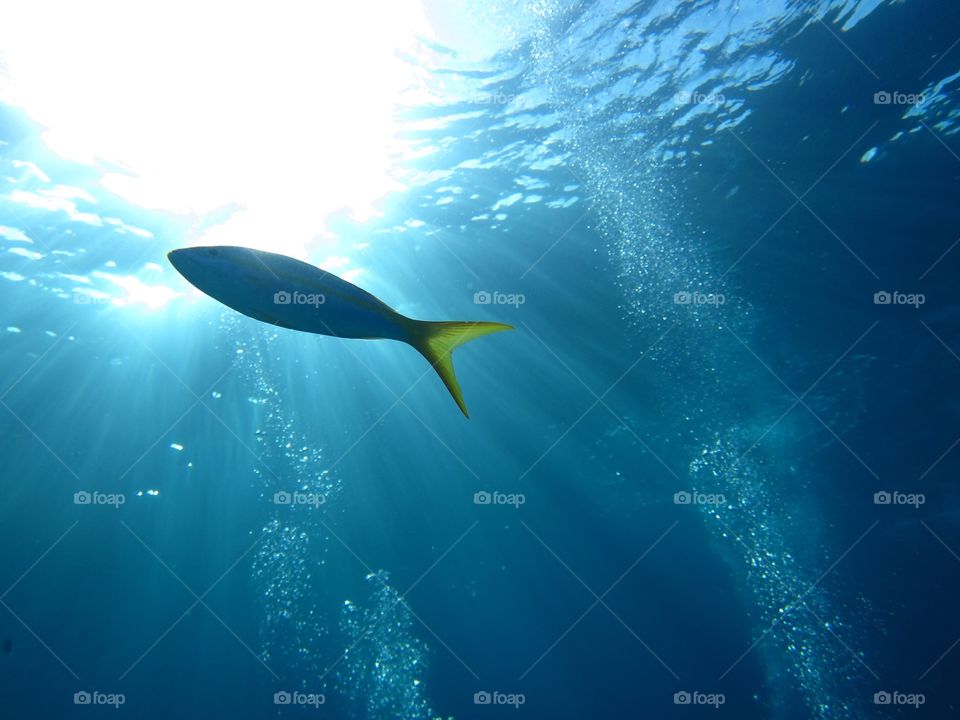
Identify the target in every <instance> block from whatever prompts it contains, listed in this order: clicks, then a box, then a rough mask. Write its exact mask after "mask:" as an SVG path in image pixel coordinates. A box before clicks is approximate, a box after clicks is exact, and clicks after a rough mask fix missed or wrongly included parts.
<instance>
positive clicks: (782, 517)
mask: <svg viewBox="0 0 960 720" xmlns="http://www.w3.org/2000/svg"><path fill="white" fill-rule="evenodd" d="M475 14H476V15H475V17H476V22H477V23H478V24H483V25H484V26H489V27H500V28H507V29H508V30H509V32H511V33H514V34H515V38H514V40H513V43H512V45H511V46H510V47H509V49H507V50H502V51H500V52H498V53H497V54H496V55H495V56H493V57H488V58H485V59H482V60H480V59H476V58H470V59H466V58H465V57H463V56H461V55H460V54H458V52H457V48H455V47H453V48H451V47H442V46H438V45H436V44H431V43H426V42H425V43H424V45H423V46H422V48H421V50H422V52H421V53H420V54H419V56H418V59H416V60H413V59H410V60H409V62H411V63H415V64H417V65H418V68H419V69H420V70H422V73H421V79H422V83H423V87H422V88H421V89H422V90H423V89H425V90H426V91H427V92H426V96H428V97H429V98H431V100H430V101H429V102H427V103H424V102H423V101H422V98H423V97H424V94H423V93H420V94H418V95H417V97H418V98H420V101H418V102H413V101H412V100H411V101H408V102H406V103H405V104H404V105H403V107H402V108H401V110H400V117H401V127H402V128H403V138H404V140H405V142H406V143H407V144H408V148H410V149H411V152H410V153H409V154H408V155H407V156H406V157H405V158H403V159H402V162H401V163H400V171H401V174H402V177H403V179H404V182H405V184H406V185H407V189H406V190H404V191H400V192H396V193H393V194H391V195H389V196H387V197H386V198H385V199H384V200H383V202H382V204H381V208H380V209H381V214H380V215H379V216H377V217H375V218H372V219H370V220H367V221H364V222H360V221H357V220H353V219H350V218H349V217H348V216H347V215H346V214H344V215H342V216H337V217H335V218H334V219H333V220H332V222H331V228H332V232H333V233H334V234H335V235H336V236H337V237H339V238H341V239H342V242H343V243H345V246H346V247H348V248H349V251H350V254H351V260H352V262H354V263H355V264H356V265H358V266H362V267H363V268H364V269H365V274H363V275H361V276H359V277H358V278H357V280H356V282H357V283H358V284H360V285H362V286H363V287H365V288H366V289H368V290H370V291H371V292H374V293H375V294H376V295H378V296H379V297H381V298H382V299H383V300H384V301H385V302H387V303H388V304H390V305H392V306H393V307H396V308H397V309H398V310H400V311H402V312H404V313H407V314H410V315H413V316H415V317H418V318H424V319H481V320H492V321H498V322H507V323H510V324H512V325H514V326H515V327H516V331H515V332H513V333H505V334H499V335H496V336H492V337H488V338H482V339H479V340H477V341H476V342H475V343H471V344H470V345H468V346H465V347H463V348H462V349H459V350H458V351H457V354H456V363H457V373H458V376H459V378H460V382H461V385H462V387H463V392H464V397H465V399H466V401H467V403H468V405H469V407H470V412H471V419H470V420H469V421H467V420H465V419H463V418H462V417H461V416H460V414H459V411H458V410H457V408H456V406H455V405H454V404H453V402H452V401H451V400H450V398H449V397H448V396H447V394H446V391H445V390H444V389H443V387H442V385H441V383H440V381H439V379H438V378H437V377H435V375H433V374H432V372H428V370H429V368H428V367H427V366H426V364H425V363H424V362H423V359H422V358H421V357H420V356H419V355H418V354H417V353H416V352H415V351H413V350H412V349H410V348H408V347H404V346H400V345H398V344H395V343H391V342H386V341H384V342H363V341H344V340H338V339H333V338H321V337H317V336H314V335H307V334H300V333H296V332H292V331H287V330H279V329H276V328H272V327H269V326H266V325H263V324H259V323H257V322H255V321H253V320H249V319H247V318H245V317H242V316H239V315H237V314H236V313H232V312H231V311H228V310H227V309H225V308H224V307H222V306H220V305H217V304H216V303H215V302H214V301H212V300H209V299H197V298H196V297H194V296H192V295H190V293H189V288H188V287H187V285H186V283H185V282H184V281H183V280H182V279H181V278H180V277H179V276H178V275H177V274H176V273H175V271H174V270H173V268H171V267H170V266H169V264H168V263H167V261H166V258H165V254H166V252H167V251H169V250H170V249H172V248H174V247H180V246H183V245H187V244H189V239H190V238H192V237H196V236H197V235H198V232H199V231H198V228H203V227H206V226H209V225H212V224H216V223H217V222H222V221H223V219H224V218H226V217H228V216H229V215H230V213H231V212H232V211H233V210H232V209H231V208H224V209H223V210H222V211H221V212H220V213H219V214H215V215H214V216H206V217H195V216H190V215H183V214H172V213H166V212H162V211H158V210H151V209H148V208H145V207H141V206H137V205H135V204H133V203H131V202H129V201H126V200H123V199H121V198H120V197H119V196H116V195H112V194H111V193H110V192H108V191H107V190H106V189H105V188H103V187H102V186H101V185H100V184H99V178H100V175H99V172H100V169H98V168H95V167H90V166H85V165H81V164H78V163H76V162H69V161H66V160H64V159H63V158H61V157H59V156H58V155H56V154H55V153H54V152H53V151H52V150H50V149H49V148H48V147H47V146H46V144H45V143H44V139H43V128H41V127H40V126H39V125H38V124H37V123H36V122H35V121H33V120H32V119H31V118H30V115H29V114H28V113H27V112H25V111H24V110H23V109H22V108H20V107H17V106H15V105H14V104H12V103H10V104H7V105H3V106H0V141H2V144H0V181H2V183H3V185H2V190H0V226H2V232H0V242H2V248H0V266H2V267H0V273H2V274H0V307H2V308H3V322H2V323H0V363H2V368H3V373H2V376H3V386H2V391H0V392H2V394H0V397H2V404H3V407H2V408H0V418H2V419H0V422H2V429H3V432H2V433H0V446H2V453H3V454H2V457H3V463H2V467H3V487H4V492H3V494H2V497H0V558H2V563H0V640H2V641H3V642H2V651H0V716H2V717H5V718H6V717H10V718H27V717H38V718H39V717H44V718H45V717H50V718H54V717H58V718H59V717H72V716H78V717H93V716H96V715H99V714H105V713H113V712H114V710H113V707H111V704H113V705H119V709H118V711H117V716H118V717H119V716H120V715H121V714H123V713H126V714H132V715H133V716H135V717H137V718H154V717H156V718H166V717H171V716H175V717H198V718H199V717H233V718H245V717H251V718H262V717H285V716H294V715H296V716H298V717H302V716H304V714H307V715H310V714H312V715H314V716H316V717H326V718H434V717H443V718H448V717H456V718H484V717H532V718H594V717H596V718H601V717H639V718H686V717H692V716H696V715H703V716H710V717H714V716H716V717H731V718H791V719H792V718H798V719H799V718H861V717H863V718H866V717H879V718H886V717H914V716H918V717H919V716H920V715H921V714H922V715H923V716H925V717H937V718H946V717H956V716H958V710H957V698H956V678H957V675H958V672H960V643H958V638H960V617H958V615H957V613H956V612H955V608H956V605H957V602H956V601H957V598H958V593H960V522H958V520H960V502H958V500H960V498H958V493H957V486H956V478H957V477H958V470H960V450H958V449H957V436H958V434H960V429H958V407H960V405H958V403H957V399H956V398H957V391H958V389H960V381H958V378H960V357H958V356H960V305H958V303H957V300H956V282H955V280H954V278H955V277H956V276H957V272H958V270H960V249H958V248H957V247H955V245H956V243H957V238H958V234H960V222H958V220H960V217H958V213H957V201H956V200H957V197H958V189H960V188H958V182H960V140H958V136H957V130H958V122H957V118H958V114H960V105H958V84H960V49H958V46H956V44H955V41H956V38H957V36H958V35H960V13H958V11H957V7H956V6H955V4H953V3H951V2H948V1H946V0H945V1H943V2H936V1H934V0H930V1H923V0H907V1H906V2H897V3H890V2H880V1H871V0H863V1H861V2H856V1H855V0H848V1H846V2H843V1H839V0H838V1H834V2H828V1H823V2H803V3H798V2H784V3H776V2H761V1H760V0H755V1H753V2H740V3H735V2H724V1H722V0H713V1H709V2H707V1H704V2H690V3H670V2H667V3H655V2H642V3H638V4H637V5H634V6H630V5H628V4H623V3H614V2H602V3H583V4H573V3H570V4H553V3H531V4H518V5H516V6H511V7H510V8H506V9H494V10H485V9H484V8H483V7H478V8H476V9H475ZM508 30H504V32H507V31H508ZM877 93H890V95H889V96H885V95H879V96H877V95H876V94H877ZM897 93H899V94H900V95H897ZM909 94H914V95H921V94H922V95H923V101H922V102H920V103H915V104H903V102H902V101H903V98H902V97H901V96H905V95H909ZM887 97H889V98H890V102H889V103H888V102H885V100H886V98H887ZM185 172H188V170H185ZM318 172H322V170H320V169H318ZM58 187H59V190H58V189H57V188H58ZM64 187H67V188H73V189H74V190H82V191H83V192H84V193H88V194H89V195H83V194H78V193H76V192H74V193H73V194H71V193H70V192H68V193H67V194H64V190H63V188H64ZM44 198H46V199H47V201H46V202H44V201H43V199H44ZM50 198H60V200H64V199H66V204H64V203H63V202H59V203H58V202H53V203H51V202H50V201H49V199H50ZM107 218H116V219H117V221H116V222H113V221H109V220H107ZM118 223H122V224H118ZM261 246H262V247H263V248H264V249H271V244H270V240H269V238H268V239H265V240H264V242H263V243H262V245H261ZM328 254H329V253H328V252H327V250H326V249H325V248H324V246H323V244H322V243H321V242H319V241H318V243H317V244H316V246H315V247H313V248H312V249H311V251H310V257H309V259H311V260H313V261H314V262H317V263H319V262H321V261H322V260H323V259H324V258H325V257H327V255H328ZM144 287H147V291H144ZM485 294H486V295H485ZM488 297H489V298H493V300H492V301H491V302H488V303H485V302H483V300H484V299H486V298H488ZM887 300H889V302H887ZM150 301H152V302H153V304H152V306H151V304H150ZM76 493H81V495H76ZM82 493H87V495H82ZM293 493H297V494H298V495H297V498H298V502H297V503H294V504H284V502H283V500H284V498H288V497H291V496H290V495H287V494H293ZM478 493H480V495H479V496H478V495H477V494H478ZM483 493H493V494H495V495H493V496H491V495H484V494H483ZM278 494H279V495H278ZM487 497H495V499H496V501H495V502H490V503H484V502H482V500H484V499H485V498H487ZM87 498H90V502H84V500H85V499H87ZM278 499H279V502H278ZM478 500H480V501H481V502H478ZM887 500H889V502H886V501H887ZM84 693H88V694H87V695H85V694H84ZM277 693H280V694H279V695H277ZM285 693H286V694H285ZM78 694H79V695H78ZM287 699H290V700H291V702H290V704H283V701H284V700H287ZM87 700H89V703H87V702H86V701H87ZM486 700H489V701H490V702H489V703H486V702H484V701H486ZM687 701H689V702H687ZM121 703H122V704H121Z"/></svg>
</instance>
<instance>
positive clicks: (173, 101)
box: [0, 0, 429, 256]
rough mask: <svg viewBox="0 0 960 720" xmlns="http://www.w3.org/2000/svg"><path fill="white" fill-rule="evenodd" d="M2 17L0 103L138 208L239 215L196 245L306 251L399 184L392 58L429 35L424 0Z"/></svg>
mask: <svg viewBox="0 0 960 720" xmlns="http://www.w3.org/2000/svg"><path fill="white" fill-rule="evenodd" d="M0 16H2V19H0V48H2V52H3V55H2V57H0V67H2V68H5V71H6V75H7V77H6V78H0V101H2V102H8V103H12V104H15V105H18V106H20V107H22V108H24V110H25V111H26V112H27V113H28V114H29V115H30V116H31V117H32V118H34V119H35V120H36V121H37V122H38V123H39V124H40V125H42V126H43V127H44V128H46V129H45V130H44V132H43V139H44V141H45V142H46V143H47V144H48V145H49V147H50V148H51V149H53V150H54V151H55V152H56V153H58V154H60V155H62V156H63V157H65V158H67V159H70V160H73V161H78V162H81V163H85V164H88V165H91V166H94V167H96V168H97V169H98V170H99V171H100V173H101V180H100V181H101V183H102V185H103V186H104V187H105V188H106V189H107V190H109V191H111V192H113V193H116V194H117V195H119V196H121V197H123V198H125V199H126V200H129V201H130V202H133V203H136V204H138V205H141V206H144V207H147V208H153V209H158V210H165V211H173V212H177V213H195V214H198V215H203V214H205V213H210V212H211V211H214V210H218V209H223V208H230V209H232V210H233V212H232V213H231V214H229V216H228V218H227V219H226V220H225V221H224V222H223V223H222V224H219V225H214V226H212V227H208V228H207V229H206V230H204V234H203V235H202V236H199V237H196V238H193V239H192V242H193V243H195V244H215V243H230V244H239V245H249V246H252V247H258V248H262V249H265V250H273V251H276V252H283V253H287V254H291V255H298V256H303V255H304V252H305V248H306V247H307V246H308V245H310V244H312V243H314V242H316V240H317V238H322V237H325V235H326V234H325V231H324V230H325V228H324V225H325V223H324V221H325V219H326V217H327V216H329V214H330V213H331V212H334V211H337V210H341V209H344V208H345V209H347V210H348V211H349V212H351V213H352V214H353V215H354V216H356V217H358V218H360V219H363V218H364V217H368V216H370V215H371V214H373V213H374V212H375V204H376V202H377V200H378V199H379V198H382V197H383V196H384V195H386V194H388V193H389V192H390V191H392V190H394V189H397V188H398V185H397V183H396V181H395V180H394V179H393V178H392V177H391V164H390V156H391V149H392V148H393V147H395V143H396V138H395V135H396V128H395V124H394V103H395V101H396V98H397V96H398V93H399V92H400V91H401V90H402V89H403V88H404V87H405V86H407V85H408V84H409V83H410V82H411V68H410V67H409V66H407V64H406V63H405V62H404V61H402V60H401V59H399V58H398V56H397V50H398V49H409V48H410V47H411V41H412V39H413V38H414V37H415V35H416V34H429V27H428V24H427V21H426V19H425V16H424V14H423V10H422V8H421V6H420V4H419V2H416V0H399V1H396V2H382V3H377V4H376V7H375V9H374V8H373V7H371V6H369V5H367V4H364V3H304V2H272V3H269V4H266V3H229V4H228V3H220V2H209V3H198V2H195V1H191V2H182V1H180V0H176V1H174V2H163V3H153V4H147V3H131V2H126V1H123V0H121V1H111V2H105V1H101V2H93V3H74V2H69V1H61V2H43V1H42V0H41V1H39V2H22V3H11V4H9V5H8V6H7V7H5V8H4V9H3V10H2V12H0ZM333 252H336V249H335V248H331V254H332V253H333Z"/></svg>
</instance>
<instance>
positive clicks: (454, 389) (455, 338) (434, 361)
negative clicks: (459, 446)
mask: <svg viewBox="0 0 960 720" xmlns="http://www.w3.org/2000/svg"><path fill="white" fill-rule="evenodd" d="M411 322H412V326H411V328H410V339H409V340H408V342H409V343H410V344H411V345H413V347H415V348H416V349H417V350H419V351H420V354H421V355H423V356H424V357H425V358H426V359H427V362H429V363H430V364H431V365H432V366H433V369H434V370H436V371H437V375H439V376H440V379H441V380H443V384H444V385H446V386H447V390H449V391H450V395H452V396H453V399H454V401H455V402H456V403H457V406H458V407H459V408H460V410H461V411H462V412H463V414H464V415H465V416H466V417H467V418H469V417H470V414H469V413H468V412H467V405H466V403H464V401H463V394H462V393H461V392H460V383H459V382H457V375H456V373H455V372H454V370H453V351H454V350H455V349H456V348H457V347H459V346H460V345H463V343H465V342H469V341H470V340H474V339H476V338H478V337H482V336H484V335H489V334H491V333H496V332H501V331H503V330H513V326H511V325H504V324H503V323H495V322H426V321H421V320H414V321H411Z"/></svg>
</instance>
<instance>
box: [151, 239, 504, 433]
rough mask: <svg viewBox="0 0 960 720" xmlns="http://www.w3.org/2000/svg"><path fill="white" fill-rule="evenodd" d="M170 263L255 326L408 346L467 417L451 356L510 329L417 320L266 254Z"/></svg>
mask: <svg viewBox="0 0 960 720" xmlns="http://www.w3.org/2000/svg"><path fill="white" fill-rule="evenodd" d="M167 259H168V260H169V261H170V264H171V265H173V267H174V268H176V270H177V272H179V273H180V274H181V275H183V277H184V278H186V280H187V281H188V282H189V283H190V284H191V285H193V286H194V287H196V288H197V289H198V290H200V291H201V292H203V293H204V294H206V295H209V296H210V297H212V298H213V299H214V300H217V301H218V302H220V303H222V304H224V305H226V306H227V307H229V308H232V309H234V310H236V311H237V312H240V313H242V314H244V315H246V316H247V317H251V318H253V319H255V320H259V321H261V322H264V323H268V324H270V325H274V326H276V327H281V328H286V329H289V330H299V331H301V332H308V333H315V334H318V335H328V336H331V337H337V338H355V339H363V340H381V339H382V340H398V341H400V342H405V343H407V344H408V345H411V346H413V347H414V348H415V349H416V350H417V351H418V352H419V353H420V354H421V355H423V357H424V358H426V360H427V362H429V363H430V365H431V366H432V367H433V369H434V370H436V372H437V375H439V376H440V379H441V380H442V381H443V384H444V385H445V386H446V388H447V390H448V391H449V392H450V395H451V396H452V397H453V400H454V402H456V404H457V407H459V408H460V410H461V412H463V415H464V417H466V418H469V417H470V414H469V412H468V411H467V405H466V403H465V402H464V399H463V393H462V392H461V390H460V383H459V382H458V381H457V376H456V373H455V372H454V369H453V351H454V350H455V349H456V348H457V347H459V346H460V345H462V344H464V343H465V342H468V341H470V340H474V339H476V338H479V337H482V336H484V335H490V334H492V333H497V332H501V331H504V330H513V329H514V328H513V327H512V326H511V325H506V324H504V323H498V322H484V321H464V322H458V321H427V320H414V319H413V318H409V317H407V316H405V315H401V314H400V313H398V312H397V311H396V310H394V309H393V308H391V307H390V306H389V305H387V304H386V303H384V302H383V301H382V300H380V299H378V298H376V297H374V296H373V295H371V294H370V293H368V292H367V291H366V290H363V289H362V288H360V287H358V286H356V285H354V284H353V283H351V282H348V281H346V280H344V279H343V278H340V277H337V276H336V275H334V274H333V273H330V272H327V271H326V270H321V269H320V268H318V267H315V266H313V265H310V264H309V263H306V262H303V261H301V260H297V259H295V258H292V257H288V256H286V255H280V254H278V253H272V252H266V251H264V250H254V249H251V248H244V247H236V246H231V245H216V246H205V247H189V248H179V249H176V250H171V251H170V252H168V253H167Z"/></svg>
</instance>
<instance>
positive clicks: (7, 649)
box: [0, 638, 13, 655]
mask: <svg viewBox="0 0 960 720" xmlns="http://www.w3.org/2000/svg"><path fill="white" fill-rule="evenodd" d="M12 652H13V640H11V639H10V638H4V640H3V645H2V646H0V653H2V654H3V655H9V654H10V653H12Z"/></svg>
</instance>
